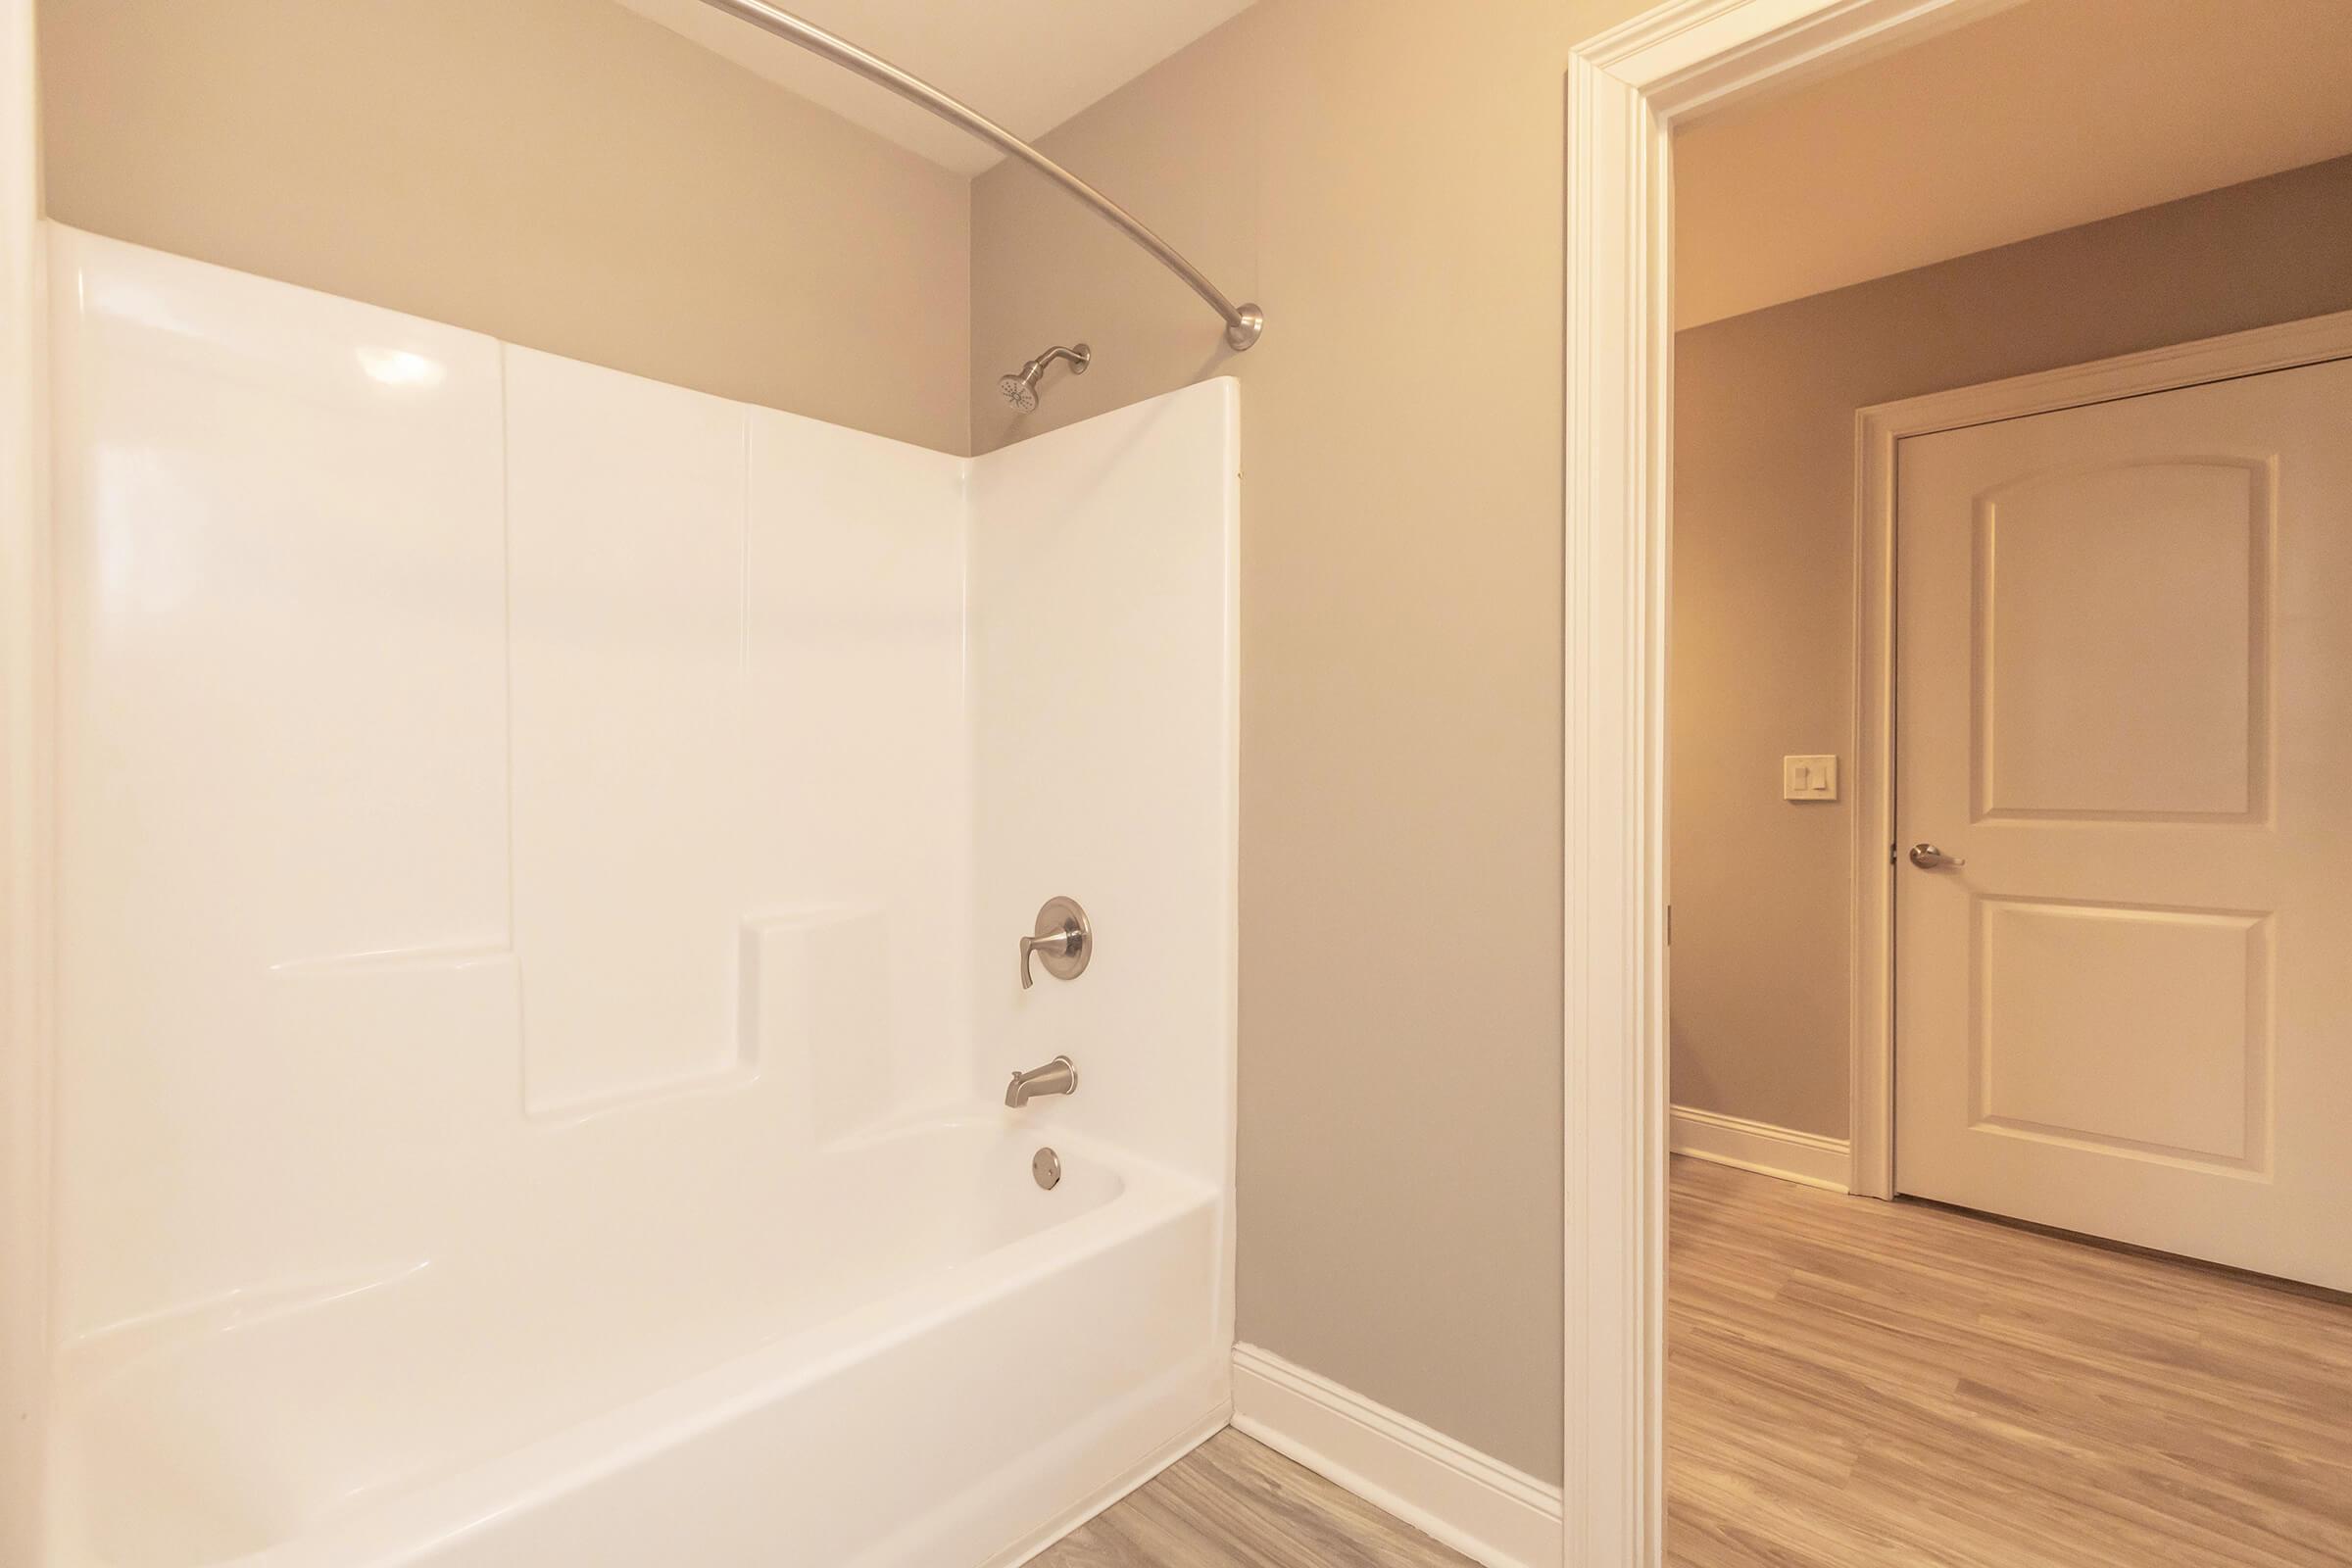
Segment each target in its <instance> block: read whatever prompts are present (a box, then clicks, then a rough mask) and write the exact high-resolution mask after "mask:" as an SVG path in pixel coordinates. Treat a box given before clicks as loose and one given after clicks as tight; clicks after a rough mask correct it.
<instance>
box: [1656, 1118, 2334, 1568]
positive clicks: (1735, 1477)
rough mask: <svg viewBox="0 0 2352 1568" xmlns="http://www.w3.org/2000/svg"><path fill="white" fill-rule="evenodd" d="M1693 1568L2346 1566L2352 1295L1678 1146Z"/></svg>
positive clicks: (1675, 1215) (1683, 1565) (1675, 1494)
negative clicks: (2267, 1280)
mask: <svg viewBox="0 0 2352 1568" xmlns="http://www.w3.org/2000/svg"><path fill="white" fill-rule="evenodd" d="M1672 1188H1673V1206H1672V1210H1671V1215H1670V1219H1669V1222H1668V1251H1669V1255H1670V1264H1669V1267H1670V1279H1669V1283H1668V1290H1667V1319H1668V1322H1667V1364H1666V1409H1667V1415H1666V1445H1667V1463H1666V1474H1667V1493H1668V1499H1669V1500H1668V1514H1669V1520H1668V1528H1667V1548H1668V1556H1669V1560H1670V1561H1671V1562H1672V1563H1673V1564H1674V1565H1675V1568H1768V1565H1769V1568H1799V1565H1801V1568H1910V1565H1914V1564H1918V1565H1936V1568H1946V1565H1951V1568H1960V1565H1965V1568H2255V1565H2260V1568H2306V1565H2308V1568H2321V1565H2323V1564H2325V1565H2329V1568H2342V1565H2344V1564H2348V1563H2352V1306H2348V1305H2346V1304H2345V1303H2344V1302H2342V1301H2340V1300H2335V1299H2326V1298H2322V1297H2318V1296H2315V1295H2312V1294H2308V1293H2303V1294H2298V1293H2296V1292H2293V1291H2291V1290H2287V1289H2282V1288H2279V1287H2277V1286H2273V1285H2267V1284H2264V1283H2260V1282H2257V1281H2254V1280H2250V1279H2246V1278H2242V1277H2236V1276H2230V1275H2225V1274H2220V1273H2216V1272H2213V1271H2210V1270H2206V1269H2201V1268H2198V1267H2196V1266H2194V1265H2192V1264H2187V1263H2181V1262H2178V1261H2175V1260H2172V1259H2167V1258H2155V1257H2145V1256H2138V1255H2134V1254H2131V1253H2125V1252H2119V1251H2113V1250H2107V1249H2104V1248H2099V1247H2093V1246H2090V1245H2088V1244H2086V1243H2082V1242H2078V1241H2073V1240H2069V1239H2066V1238H2063V1237H2057V1236H2048V1235H2042V1234H2038V1233H2035V1232H2031V1231H2025V1230H2021V1229H2018V1228H2017V1227H2015V1226H2010V1225H2003V1224H1999V1223H1997V1222H1995V1221H1992V1220H1987V1219H1984V1218H1981V1217H1979V1216H1977V1215H1973V1214H1963V1213H1958V1212H1955V1211H1953V1210H1950V1209H1942V1208H1936V1207H1933V1206H1929V1205H1926V1204H1918V1203H1884V1202H1878V1201H1872V1200H1869V1199H1858V1198H1847V1197H1845V1196H1843V1195H1842V1194H1838V1193H1827V1192H1822V1191H1819V1190H1817V1189H1814V1188H1808V1187H1798V1186H1795V1185H1793V1184H1791V1183H1789V1182H1783V1181H1778V1180H1775V1179H1774V1178H1772V1177H1769V1176H1755V1175H1750V1174H1748V1173H1746V1172H1744V1171H1737V1170H1727V1169H1725V1168H1724V1167H1722V1166H1720V1165H1708V1164H1702V1163H1700V1162H1698V1161H1696V1160H1690V1159H1677V1160H1676V1161H1674V1171H1673V1177H1672Z"/></svg>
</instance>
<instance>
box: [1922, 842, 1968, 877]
mask: <svg viewBox="0 0 2352 1568" xmlns="http://www.w3.org/2000/svg"><path fill="white" fill-rule="evenodd" d="M1911 863H1912V864H1913V865H1916V866H1918V867H1919V868H1920V869H1921V870H1922V871H1941V870H1943V869H1945V868H1946V867H1957V866H1963V865H1966V864H1967V863H1968V862H1967V861H1966V860H1963V859H1962V858H1960V857H1958V856H1957V855H1946V854H1944V853H1943V852H1942V851H1941V850H1939V849H1937V848H1936V846H1935V845H1933V844H1914V845H1912V846H1911Z"/></svg>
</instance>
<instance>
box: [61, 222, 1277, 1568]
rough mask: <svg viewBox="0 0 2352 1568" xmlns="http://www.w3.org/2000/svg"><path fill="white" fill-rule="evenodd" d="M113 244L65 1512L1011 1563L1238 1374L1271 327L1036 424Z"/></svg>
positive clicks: (216, 1553)
mask: <svg viewBox="0 0 2352 1568" xmlns="http://www.w3.org/2000/svg"><path fill="white" fill-rule="evenodd" d="M51 238H52V261H53V269H54V285H55V287H54V300H53V309H54V313H55V317H56V330H57V343H58V352H57V359H56V364H57V412H58V422H57V430H56V442H57V453H58V461H59V468H60V475H61V485H60V494H59V505H58V508H57V523H58V529H59V537H60V551H61V567H62V571H61V593H60V604H59V613H60V622H61V633H62V648H61V684H60V693H59V697H60V702H59V707H60V713H61V736H60V747H61V757H60V785H61V790H60V793H61V798H62V800H63V802H64V805H65V812H64V823H63V829H64V831H63V836H62V841H61V846H60V862H61V872H62V887H61V899H60V910H59V915H60V919H59V938H60V945H61V951H62V954H63V959H64V962H63V969H62V972H61V981H62V990H61V1009H60V1018H59V1032H60V1054H59V1073H60V1083H59V1095H58V1106H57V1169H58V1195H57V1202H58V1209H57V1234H58V1237H59V1247H58V1250H57V1271H58V1279H57V1285H58V1299H59V1301H60V1303H61V1307H62V1311H61V1313H60V1321H59V1322H58V1324H57V1325H56V1329H55V1338H54V1344H53V1355H54V1364H55V1367H56V1369H57V1377H56V1383H57V1387H58V1389H59V1393H60V1402H59V1416H58V1420H57V1423H56V1426H55V1431H54V1434H53V1437H52V1441H51V1444H50V1451H51V1453H52V1455H53V1458H54V1470H55V1476H56V1481H55V1487H54V1502H55V1505H54V1506H53V1507H52V1508H51V1509H50V1510H49V1514H50V1530H51V1537H52V1541H51V1544H52V1551H51V1561H53V1562H54V1563H55V1564H56V1565H57V1568H199V1565H210V1564H230V1563H234V1564H239V1565H245V1568H354V1565H365V1568H402V1565H415V1568H456V1565H459V1564H471V1563H475V1562H480V1563H485V1564H487V1563H497V1564H499V1565H501V1568H558V1565H562V1568H577V1565H582V1564H587V1565H597V1564H613V1565H614V1568H618V1565H620V1564H624V1563H626V1564H632V1565H633V1564H636V1563H641V1562H644V1561H647V1560H651V1559H653V1558H656V1557H662V1556H675V1555H678V1553H679V1552H680V1551H681V1550H684V1551H685V1552H686V1554H687V1555H689V1556H692V1557H693V1558H694V1560H696V1561H699V1562H706V1563H711V1564H717V1565H724V1564H731V1563H741V1564H745V1565H747V1568H748V1565H750V1564H753V1563H756V1562H757V1563H765V1562H772V1561H776V1560H791V1561H796V1562H810V1563H817V1562H851V1561H855V1562H858V1563H859V1564H860V1565H863V1568H936V1565H938V1564H940V1563H943V1562H973V1563H979V1562H983V1561H991V1560H995V1559H996V1558H998V1557H1001V1556H1003V1555H1004V1554H1005V1552H1007V1551H1010V1550H1011V1549H1013V1547H1014V1545H1015V1544H1017V1543H1019V1542H1022V1541H1026V1540H1029V1539H1031V1538H1033V1537H1034V1536H1035V1535H1036V1534H1037V1533H1038V1532H1039V1531H1041V1530H1043V1529H1046V1528H1047V1527H1049V1526H1050V1525H1052V1524H1053V1523H1054V1521H1057V1520H1063V1519H1066V1518H1067V1517H1068V1514H1069V1510H1070V1509H1072V1508H1074V1507H1078V1506H1080V1505H1081V1504H1083V1503H1084V1502H1085V1501H1086V1500H1087V1499H1090V1498H1093V1497H1096V1496H1099V1495H1102V1494H1103V1493H1104V1491H1105V1489H1109V1488H1112V1487H1114V1486H1115V1485H1117V1484H1119V1483H1120V1481H1121V1479H1122V1478H1123V1477H1130V1476H1132V1475H1133V1474H1134V1473H1136V1472H1137V1469H1138V1467H1139V1466H1142V1465H1145V1464H1146V1463H1148V1462H1152V1460H1153V1459H1154V1458H1155V1457H1165V1455H1166V1452H1167V1450H1168V1447H1169V1445H1170V1444H1171V1443H1174V1442H1176V1441H1177V1440H1178V1439H1179V1438H1180V1437H1181V1436H1183V1435H1185V1434H1188V1433H1196V1432H1200V1431H1203V1430H1205V1425H1204V1424H1205V1423H1209V1422H1212V1421H1213V1420H1214V1419H1215V1418H1216V1417H1217V1416H1218V1414H1219V1413H1220V1412H1221V1411H1222V1410H1223V1409H1224V1408H1225V1406H1226V1401H1227V1398H1228V1389H1229V1377H1230V1372H1229V1355H1228V1351H1229V1348H1230V1345H1231V1321H1232V1307H1231V1301H1232V1252H1231V1237H1232V1198H1231V1160H1232V1153H1231V1150H1232V1094H1233V973H1234V960H1233V955H1234V947H1233V908H1234V871H1235V868H1234V861H1233V847H1234V843H1235V834H1234V811H1235V805H1234V776H1235V775H1234V762H1235V753H1234V747H1233V733H1234V713H1235V685H1234V660H1233V625H1234V618H1233V593H1234V576H1233V561H1234V535H1235V528H1236V518H1237V515H1238V509H1237V506H1236V483H1237V480H1236V474H1237V465H1236V461H1235V451H1236V422H1235V421H1236V412H1235V398H1234V392H1233V388H1232V386H1231V384H1230V383H1212V384H1209V385H1206V386H1202V387H1198V388H1193V389H1190V390H1188V391H1186V392H1184V393H1182V394H1178V395H1174V396H1171V397H1169V398H1165V399H1161V400H1158V401H1157V402H1156V403H1154V404H1152V405H1147V406H1144V407H1141V408H1138V409H1135V410H1127V411H1122V412H1121V413H1119V414H1118V415H1115V416H1112V417H1106V418H1104V419H1102V420H1098V421H1095V422H1094V423H1093V424H1091V425H1088V426H1082V427H1073V428H1071V429H1068V430H1064V431H1061V432H1058V433H1057V434H1056V435H1055V436H1054V437H1052V438H1050V440H1048V441H1046V442H1041V443H1039V444H1037V445H1036V446H1035V447H1034V448H1033V449H1024V450H1023V451H1022V452H1020V453H1016V454H1006V455H1005V456H1003V457H1002V458H991V459H988V460H981V461H980V462H978V463H973V462H969V461H967V460H963V459H960V458H956V457H950V456H946V455H942V454H939V453H935V452H928V451H924V450H922V449H919V448H914V447H908V446H904V445H901V444H899V443H895V442H891V441H887V440H883V439H881V438H878V437H874V436H868V435H861V434H858V433H856V432H851V431H846V430H841V429H838V428H835V427H832V426H827V425H822V424H818V423H816V422H814V421H811V420H809V419H806V418H802V417H797V416H791V415H785V414H779V413H776V412H774V411H771V410H765V409H756V408H751V407H748V406H745V405H741V404H734V403H727V402H724V401H721V400H718V399H715V398H711V397H708V396H704V395H702V394H699V393H694V392H688V391H684V390H681V389H679V388H675V387H668V386H662V385H658V384H656V383H652V382H647V381H643V380H639V379H636V378H634V377H630V376H627V375H624V374H621V373H619V372H616V371H612V370H606V369H600V368H592V367H588V366H584V365H579V364H575V363H572V362H567V361H563V360H557V359H553V358H550V357H548V356H546V355H542V354H537V353H533V352H530V351H525V350H519V349H515V348H512V347H507V346H502V345H500V344H498V343H496V342H493V341H491V340H489V339H485V338H479V337H475V336H473V335H471V334H468V333H465V332H460V331H455V330H453V329H450V328H446V327H441V326H437V325H434V324H433V323H429V322H422V321H417V320H414V319H409V318H404V317H398V316H393V315H390V314H388V313H385V312H381V311H376V310H372V309H370V308H368V307H364V306H359V305H354V304H351V303H349V302H346V301H342V300H337V299H333V298H329V297H327V296H323V295H319V294H314V293H310V292H308V291H305V290H302V289H297V288H294V287H292V286H289V285H285V284H279V283H271V282H265V281H262V280H259V279H255V278H251V277H246V276H243V275H241V274H237V273H232V272H226V271H223V270H220V269H217V268H213V267H210V266H206V265H203V264H199V263H195V262H190V261H186V260H183V259H180V258H175V257H171V256H166V255H162V254H160V253H156V252H151V251H144V250H140V249H137V248H135V247H132V246H127V245H123V244H121V243H119V242H116V241H112V240H105V239H100V238H96V237H93V236H90V235H86V234H81V233H78V232H75V231H73V230H71V229H65V228H54V229H53V230H52V233H51ZM992 531H993V536H989V537H984V536H986V535H991V534H992ZM1074 651H1075V652H1077V653H1079V654H1082V655H1083V656H1084V657H1082V658H1073V653H1074ZM1053 893H1068V894H1070V895H1071V896H1073V897H1076V898H1078V899H1080V900H1081V901H1082V902H1084V903H1086V904H1087V905H1088V906H1089V907H1090V908H1092V909H1093V910H1094V911H1095V913H1096V916H1097V919H1098V922H1099V924H1098V930H1099V931H1100V932H1101V933H1102V938H1103V950H1102V952H1101V954H1100V955H1099V956H1098V957H1097V959H1096V961H1095V963H1094V964H1093V965H1092V966H1091V968H1090V969H1089V971H1088V972H1087V974H1086V975H1084V976H1083V977H1081V978H1080V979H1079V980H1078V981H1076V982H1074V983H1070V984H1064V983H1062V982H1058V981H1052V980H1043V979H1041V981H1040V989H1039V990H1038V991H1035V992H1030V993H1022V992H1020V991H1019V990H1018V987H1017V983H1016V980H1015V976H1014V972H1013V957H1014V952H1015V942H1016V939H1017V937H1018V936H1019V935H1020V934H1022V933H1024V932H1026V931H1027V930H1028V929H1029V922H1030V920H1031V919H1032V918H1033V916H1034V913H1035V910H1036V907H1037V905H1038V903H1040V902H1042V900H1043V899H1044V898H1046V897H1047V896H1049V895H1050V894H1053ZM1062 1052H1067V1053H1068V1054H1071V1055H1073V1056H1075V1057H1077V1058H1078V1059H1079V1060H1080V1062H1081V1063H1082V1064H1083V1066H1082V1073H1081V1092H1080V1094H1079V1096H1078V1097H1076V1098H1074V1099H1071V1100H1066V1101H1054V1102H1048V1103H1039V1104H1037V1105H1034V1106H1032V1107H1029V1108H1028V1109H1025V1110H1021V1111H1013V1110H1008V1109H1006V1108H1005V1107H1004V1106H1003V1105H1002V1104H1001V1103H1000V1101H1001V1096H1002V1090H1003V1074H1004V1072H1005V1071H1006V1070H1008V1069H1009V1067H1010V1066H1012V1065H1016V1064H1017V1065H1035V1064H1036V1063H1038V1062H1040V1061H1044V1060H1046V1059H1048V1058H1050V1057H1051V1056H1053V1055H1054V1054H1057V1053H1062ZM1048 1143H1051V1144H1052V1145H1053V1147H1054V1148H1055V1149H1056V1150H1057V1151H1058V1152H1059V1154H1060V1157H1061V1160H1062V1171H1063V1175H1062V1179H1061V1181H1060V1183H1059V1184H1058V1185H1057V1186H1055V1187H1054V1188H1053V1189H1051V1190H1045V1189H1041V1188H1040V1186H1039V1185H1038V1183H1037V1182H1036V1181H1035V1180H1034V1179H1033V1177H1032V1175H1031V1170H1030V1162H1031V1158H1032V1155H1033V1154H1034V1153H1035V1152H1036V1151H1037V1149H1038V1148H1039V1147H1040V1146H1041V1145H1045V1144H1048ZM1042 1326H1051V1332H1052V1333H1053V1334H1054V1336H1056V1347H1055V1353H1054V1356H1053V1357H1052V1358H1050V1360H1045V1361H1041V1360H1040V1358H1039V1357H1038V1356H1036V1355H1035V1354H1032V1353H1015V1352H1014V1350H1013V1349H1012V1348H1017V1347H1021V1346H1023V1345H1034V1344H1035V1343H1036V1342H1037V1341H1038V1339H1039V1336H1040V1335H1041V1334H1042V1333H1045V1332H1047V1329H1046V1328H1045V1327H1042ZM950 1389H952V1390H956V1391H957V1397H956V1398H954V1399H950V1400H944V1401H943V1399H942V1398H941V1391H943V1390H950ZM356 1412H365V1413H366V1416H367V1419H365V1420H360V1419H357V1418H356V1415H355V1413H356ZM779 1476H790V1477H793V1478H795V1480H794V1484H793V1485H792V1486H790V1487H784V1488H779V1487H777V1486H776V1485H775V1478H776V1477H779ZM681 1544H684V1545H683V1546H681ZM779 1554H780V1556H779ZM44 1568H49V1564H48V1563H44Z"/></svg>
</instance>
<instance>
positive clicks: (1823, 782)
mask: <svg viewBox="0 0 2352 1568" xmlns="http://www.w3.org/2000/svg"><path fill="white" fill-rule="evenodd" d="M1837 798H1838V759H1837V758H1835V757H1784V758H1782V759H1781V799H1782V800H1784V801H1834V800H1836V799H1837Z"/></svg>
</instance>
